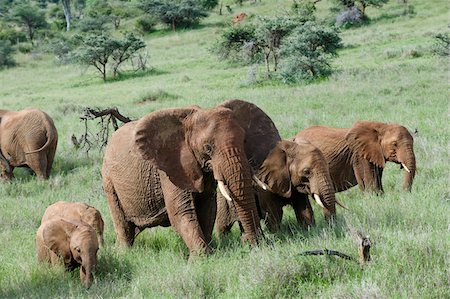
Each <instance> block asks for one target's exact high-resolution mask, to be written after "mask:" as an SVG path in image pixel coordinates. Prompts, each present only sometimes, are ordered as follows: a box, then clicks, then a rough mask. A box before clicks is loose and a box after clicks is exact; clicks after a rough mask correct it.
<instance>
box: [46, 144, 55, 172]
mask: <svg viewBox="0 0 450 299" xmlns="http://www.w3.org/2000/svg"><path fill="white" fill-rule="evenodd" d="M55 153H56V146H54V147H51V148H50V149H49V151H48V152H47V167H46V175H47V177H49V176H50V172H51V171H52V167H53V161H54V159H55Z"/></svg>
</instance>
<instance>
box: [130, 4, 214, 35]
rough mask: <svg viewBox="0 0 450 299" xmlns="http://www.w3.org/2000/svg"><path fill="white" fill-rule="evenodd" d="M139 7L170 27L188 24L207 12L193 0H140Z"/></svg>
mask: <svg viewBox="0 0 450 299" xmlns="http://www.w3.org/2000/svg"><path fill="white" fill-rule="evenodd" d="M139 8H141V9H142V10H143V11H145V12H146V13H148V14H150V15H151V16H154V17H155V18H157V19H158V20H159V21H160V22H162V23H164V24H166V25H169V26H171V27H172V30H173V31H175V30H176V28H177V26H179V25H184V26H190V25H193V24H196V23H198V22H199V20H200V19H201V18H204V17H207V16H208V13H207V11H206V9H205V8H203V7H202V6H201V5H200V4H199V3H198V2H197V1H195V0H140V2H139Z"/></svg>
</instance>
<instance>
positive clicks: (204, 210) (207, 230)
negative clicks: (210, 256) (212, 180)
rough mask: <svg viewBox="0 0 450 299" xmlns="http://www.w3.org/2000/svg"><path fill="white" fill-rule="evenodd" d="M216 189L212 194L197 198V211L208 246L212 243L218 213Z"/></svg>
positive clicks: (203, 194) (199, 195)
mask: <svg viewBox="0 0 450 299" xmlns="http://www.w3.org/2000/svg"><path fill="white" fill-rule="evenodd" d="M214 185H215V184H214ZM205 189H206V188H205ZM214 189H215V188H212V189H211V190H212V192H204V193H201V194H197V195H196V196H195V210H196V213H197V217H198V220H199V223H200V227H201V229H202V232H203V235H204V236H205V242H206V243H208V244H209V243H210V242H211V237H212V231H213V227H214V220H215V219H216V213H217V202H216V200H215V192H214Z"/></svg>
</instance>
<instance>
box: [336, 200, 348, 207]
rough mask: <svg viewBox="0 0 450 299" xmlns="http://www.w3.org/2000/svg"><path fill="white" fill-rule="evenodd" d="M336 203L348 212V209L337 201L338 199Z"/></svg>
mask: <svg viewBox="0 0 450 299" xmlns="http://www.w3.org/2000/svg"><path fill="white" fill-rule="evenodd" d="M336 203H337V204H338V205H339V206H341V208H343V209H346V210H348V208H347V207H346V206H345V205H344V204H343V203H341V202H340V201H339V200H337V198H336Z"/></svg>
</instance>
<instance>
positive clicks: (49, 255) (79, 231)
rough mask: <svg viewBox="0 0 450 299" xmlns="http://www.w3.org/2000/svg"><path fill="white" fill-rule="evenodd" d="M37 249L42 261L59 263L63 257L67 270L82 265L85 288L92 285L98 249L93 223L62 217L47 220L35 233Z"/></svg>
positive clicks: (82, 279) (39, 258) (81, 272)
mask: <svg viewBox="0 0 450 299" xmlns="http://www.w3.org/2000/svg"><path fill="white" fill-rule="evenodd" d="M36 249H37V255H38V261H39V262H45V261H46V262H49V263H51V264H52V265H57V264H59V262H60V259H61V260H62V261H63V262H64V266H65V267H66V270H68V271H71V270H74V269H75V268H77V267H79V266H81V269H80V279H81V282H82V283H83V284H84V286H85V287H86V288H90V287H91V285H92V280H93V276H92V272H93V270H94V268H95V265H96V264H97V251H98V241H97V236H96V234H95V231H94V229H93V228H92V226H90V225H89V224H86V223H85V222H81V221H70V220H66V219H63V218H60V217H56V218H54V219H52V220H49V221H45V222H43V223H42V224H41V226H40V227H39V229H38V231H37V234H36Z"/></svg>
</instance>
